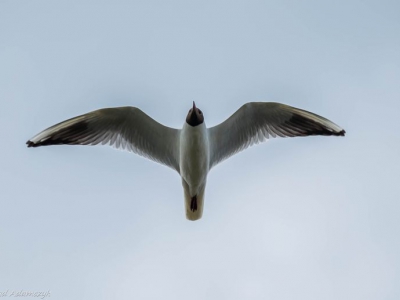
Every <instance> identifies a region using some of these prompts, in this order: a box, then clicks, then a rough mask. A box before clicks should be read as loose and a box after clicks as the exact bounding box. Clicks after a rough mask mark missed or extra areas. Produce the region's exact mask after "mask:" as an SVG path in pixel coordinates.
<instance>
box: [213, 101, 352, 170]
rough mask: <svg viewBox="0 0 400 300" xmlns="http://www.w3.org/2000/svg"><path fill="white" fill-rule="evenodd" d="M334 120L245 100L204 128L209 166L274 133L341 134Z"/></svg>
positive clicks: (299, 110) (271, 103)
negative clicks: (230, 113) (209, 126)
mask: <svg viewBox="0 0 400 300" xmlns="http://www.w3.org/2000/svg"><path fill="white" fill-rule="evenodd" d="M345 133H346V132H345V131H344V130H343V129H342V128H340V127H339V126H338V125H336V124H335V123H333V122H331V121H329V120H328V119H325V118H323V117H321V116H318V115H316V114H313V113H311V112H308V111H305V110H302V109H298V108H295V107H292V106H288V105H284V104H280V103H274V102H249V103H246V104H244V105H243V106H242V107H241V108H239V109H238V110H237V111H236V112H235V113H234V114H233V115H232V116H230V117H229V118H228V119H227V120H226V121H224V122H223V123H221V124H219V125H217V126H215V127H211V128H209V129H208V136H209V138H210V147H211V149H210V154H211V158H210V169H211V168H212V167H213V166H215V165H217V164H218V163H219V162H221V161H223V160H225V159H227V158H228V157H230V156H232V155H233V154H235V153H237V152H239V151H242V150H244V149H246V148H247V147H249V146H251V145H253V144H257V143H260V142H263V141H264V140H266V139H269V138H272V137H273V138H274V137H295V136H309V135H337V136H344V135H345Z"/></svg>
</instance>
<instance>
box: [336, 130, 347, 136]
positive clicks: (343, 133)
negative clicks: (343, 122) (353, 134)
mask: <svg viewBox="0 0 400 300" xmlns="http://www.w3.org/2000/svg"><path fill="white" fill-rule="evenodd" d="M337 135H338V136H345V135H346V130H344V129H342V130H341V131H339V132H338V133H337Z"/></svg>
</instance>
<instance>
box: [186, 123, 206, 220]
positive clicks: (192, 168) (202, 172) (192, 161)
mask: <svg viewBox="0 0 400 300" xmlns="http://www.w3.org/2000/svg"><path fill="white" fill-rule="evenodd" d="M209 164H210V146H209V142H208V134H207V128H206V126H205V123H204V122H203V123H202V124H200V125H198V126H194V127H193V126H190V125H189V124H187V123H185V124H184V125H183V128H182V131H181V139H180V151H179V166H180V175H181V177H182V186H183V189H184V193H185V210H186V217H187V218H188V219H189V220H191V219H193V218H200V217H201V213H202V211H203V198H204V190H205V187H206V181H207V174H208V169H209ZM193 197H196V199H195V200H194V199H193ZM192 200H193V201H195V202H196V203H193V202H192ZM193 205H196V206H197V207H196V208H195V207H193ZM191 206H192V207H191ZM199 214H200V216H199Z"/></svg>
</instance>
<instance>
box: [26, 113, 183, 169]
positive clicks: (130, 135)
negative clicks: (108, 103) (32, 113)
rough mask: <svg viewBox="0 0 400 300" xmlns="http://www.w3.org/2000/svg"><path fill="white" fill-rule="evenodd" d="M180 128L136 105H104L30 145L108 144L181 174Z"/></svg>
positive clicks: (46, 132)
mask: <svg viewBox="0 0 400 300" xmlns="http://www.w3.org/2000/svg"><path fill="white" fill-rule="evenodd" d="M179 135H180V130H178V129H173V128H169V127H166V126H164V125H162V124H160V123H158V122H156V121H155V120H153V119H152V118H150V117H149V116H148V115H146V114H145V113H144V112H142V111H141V110H140V109H138V108H136V107H115V108H104V109H99V110H95V111H92V112H90V113H87V114H84V115H81V116H77V117H75V118H72V119H69V120H66V121H64V122H61V123H58V124H56V125H54V126H52V127H49V128H47V129H45V130H43V131H42V132H40V133H39V134H37V135H35V136H34V137H33V138H31V139H30V140H29V141H28V142H27V145H28V147H39V146H48V145H60V144H67V145H97V144H102V145H105V144H108V145H111V146H113V147H115V148H119V149H125V150H127V151H131V152H134V153H136V154H139V155H141V156H144V157H146V158H149V159H151V160H154V161H156V162H159V163H161V164H164V165H166V166H168V167H170V168H172V169H174V170H176V171H177V172H178V173H179Z"/></svg>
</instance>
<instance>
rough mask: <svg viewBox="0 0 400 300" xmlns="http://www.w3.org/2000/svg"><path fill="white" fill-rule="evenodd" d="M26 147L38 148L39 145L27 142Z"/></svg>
mask: <svg viewBox="0 0 400 300" xmlns="http://www.w3.org/2000/svg"><path fill="white" fill-rule="evenodd" d="M26 145H27V147H28V148H30V147H37V146H39V145H37V144H35V143H34V142H32V141H31V140H29V141H27V142H26Z"/></svg>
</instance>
